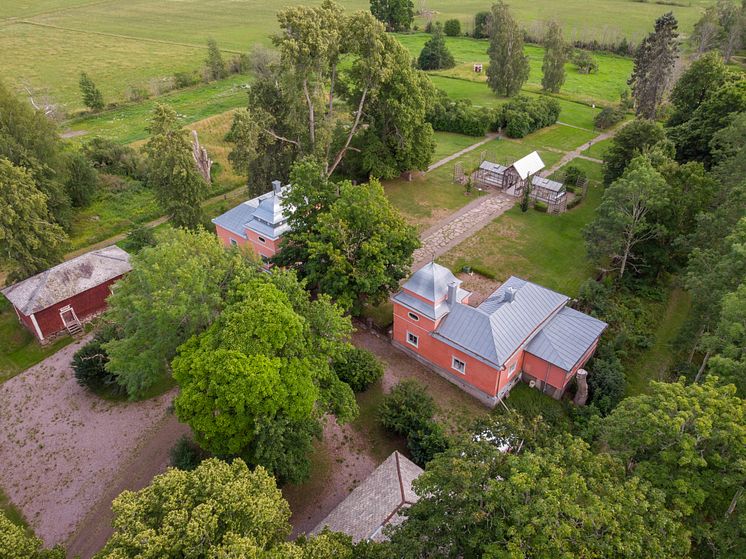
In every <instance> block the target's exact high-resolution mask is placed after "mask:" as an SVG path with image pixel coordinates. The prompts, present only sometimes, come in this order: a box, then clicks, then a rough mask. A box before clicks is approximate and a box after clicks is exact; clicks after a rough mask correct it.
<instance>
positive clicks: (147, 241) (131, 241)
mask: <svg viewBox="0 0 746 559" xmlns="http://www.w3.org/2000/svg"><path fill="white" fill-rule="evenodd" d="M155 244H156V240H155V233H153V229H152V228H151V227H148V226H147V225H143V224H139V225H136V226H135V227H133V228H132V229H130V232H129V233H127V239H125V241H124V249H125V250H127V251H129V252H140V251H141V250H142V249H144V248H145V247H152V246H155Z"/></svg>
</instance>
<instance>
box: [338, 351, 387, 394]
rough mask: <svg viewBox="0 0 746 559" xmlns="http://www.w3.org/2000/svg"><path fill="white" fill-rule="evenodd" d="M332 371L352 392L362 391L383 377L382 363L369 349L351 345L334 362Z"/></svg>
mask: <svg viewBox="0 0 746 559" xmlns="http://www.w3.org/2000/svg"><path fill="white" fill-rule="evenodd" d="M334 372H336V373H337V376H338V377H339V379H340V380H341V381H343V382H346V383H347V384H349V385H350V388H352V390H353V391H354V392H362V391H363V390H365V389H366V388H368V387H369V386H370V385H371V384H373V383H374V382H376V381H378V380H380V379H381V377H383V365H382V364H381V362H380V361H379V360H378V359H377V358H376V356H375V355H373V354H372V353H371V352H370V351H367V350H365V349H360V348H357V347H351V348H350V349H349V350H348V351H346V352H345V354H344V356H343V358H342V359H340V360H339V361H336V362H335V363H334Z"/></svg>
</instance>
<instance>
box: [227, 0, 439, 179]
mask: <svg viewBox="0 0 746 559" xmlns="http://www.w3.org/2000/svg"><path fill="white" fill-rule="evenodd" d="M278 20H279V23H280V28H281V33H280V34H279V35H277V36H276V37H275V38H274V43H275V45H276V46H277V48H278V49H279V51H280V56H281V64H279V65H277V66H275V67H274V68H273V69H271V71H270V72H269V73H268V74H267V75H266V76H262V77H260V78H259V79H258V80H257V82H256V83H255V84H253V85H252V91H251V93H250V95H249V106H248V110H247V111H245V112H240V113H238V114H237V116H236V120H235V121H234V126H233V128H232V130H231V132H230V134H229V136H228V139H229V140H231V141H233V142H234V143H235V144H236V148H235V149H234V151H233V153H232V154H231V162H232V163H233V164H234V165H237V169H240V170H245V171H248V172H249V175H250V177H251V178H250V179H249V180H250V182H251V183H254V182H256V181H259V182H260V183H264V184H266V181H268V180H269V179H272V178H280V179H282V180H285V179H287V177H288V175H289V170H290V165H291V163H292V161H293V160H294V159H296V158H298V157H303V156H313V157H316V158H317V159H319V160H321V161H323V162H324V166H325V173H326V175H327V176H331V175H332V174H333V173H334V172H335V171H336V170H337V169H338V168H339V166H340V165H341V164H343V162H344V161H345V159H346V158H347V156H348V155H349V154H350V153H351V152H355V153H356V154H357V156H358V158H359V160H358V161H360V162H362V166H363V167H364V168H363V169H362V171H363V172H364V173H366V172H370V169H373V168H376V167H377V166H378V167H380V166H382V164H381V163H379V160H381V161H383V165H385V166H386V169H387V172H388V173H389V174H391V173H392V172H393V173H395V174H399V173H401V172H403V171H407V170H411V169H412V167H410V165H416V166H417V167H416V168H418V169H425V168H427V163H429V159H430V156H431V155H432V145H433V133H432V130H431V129H430V128H429V126H427V123H426V122H425V115H426V112H427V109H428V108H429V105H430V104H431V103H432V100H433V99H434V88H432V86H430V84H429V82H427V78H426V76H424V74H423V73H422V72H420V71H418V70H415V69H414V68H412V63H411V59H410V58H409V54H408V52H407V51H406V49H405V48H404V47H403V46H402V45H401V44H399V42H398V41H397V40H396V38H395V37H392V36H390V35H387V34H386V33H385V31H384V28H383V25H382V24H381V23H380V22H378V21H377V20H376V19H375V18H374V17H373V16H372V15H371V14H370V13H368V12H356V13H353V14H351V15H345V14H344V13H343V11H342V9H341V8H340V7H339V6H338V5H337V4H335V3H334V2H332V1H330V0H325V1H324V2H323V3H322V4H321V6H317V7H307V6H294V7H289V8H285V9H283V10H281V11H280V12H279V13H278ZM402 90H403V91H405V92H406V93H407V94H406V95H404V94H402ZM340 98H341V100H343V101H345V102H346V103H344V104H341V103H339V100H340ZM364 133H365V134H366V141H360V140H359V138H360V136H361V135H363V134H364ZM372 136H374V137H372ZM392 136H393V137H394V138H393V139H392ZM370 139H373V140H375V141H373V142H370V141H368V140H370ZM396 140H398V141H396ZM420 144H423V145H424V146H425V148H426V149H425V150H424V151H425V152H426V153H425V155H426V157H422V152H423V149H422V148H421V147H420ZM413 153H414V154H417V155H418V157H412V154H413ZM425 159H426V160H427V161H424V160H425ZM392 163H393V166H394V167H395V170H394V171H391V170H389V169H390V167H391V165H392ZM273 175H274V176H273ZM365 176H367V175H365ZM252 188H255V189H258V188H259V187H257V186H253V185H252Z"/></svg>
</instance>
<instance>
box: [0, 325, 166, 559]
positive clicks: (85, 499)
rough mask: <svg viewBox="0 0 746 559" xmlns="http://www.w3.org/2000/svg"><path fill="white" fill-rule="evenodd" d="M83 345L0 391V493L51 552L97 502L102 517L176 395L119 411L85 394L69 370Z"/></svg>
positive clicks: (69, 348) (105, 520)
mask: <svg viewBox="0 0 746 559" xmlns="http://www.w3.org/2000/svg"><path fill="white" fill-rule="evenodd" d="M87 339H88V338H84V339H83V340H81V341H79V342H76V343H74V344H71V345H69V346H67V347H66V348H64V349H62V350H61V351H59V352H57V353H56V354H55V355H53V356H51V357H49V358H48V359H46V360H45V361H43V362H41V363H39V364H38V365H35V366H34V367H31V368H30V369H28V370H27V371H26V372H24V373H22V374H20V375H18V376H16V377H14V378H12V379H11V380H9V381H7V382H5V383H4V384H2V385H0V464H2V468H0V486H2V487H3V489H4V490H5V492H6V493H7V495H8V497H9V498H10V499H11V501H13V503H14V504H15V505H16V506H17V507H18V508H19V509H20V510H21V511H22V512H23V514H24V516H25V517H26V519H27V521H28V522H29V524H30V525H31V526H32V527H33V529H34V531H35V532H36V534H37V535H38V536H39V537H40V538H42V539H43V540H44V542H45V544H47V545H50V546H51V545H54V544H57V543H64V542H66V540H68V538H70V536H71V535H72V534H73V533H74V532H75V530H76V528H77V527H78V526H79V524H81V522H82V521H84V520H85V519H86V517H87V515H88V513H89V511H91V510H93V509H95V508H96V507H97V506H100V505H101V501H102V497H103V496H106V497H105V498H104V499H103V501H104V505H103V506H102V509H103V510H104V511H105V510H107V509H108V506H109V505H110V503H111V498H113V497H114V496H116V494H118V489H119V488H120V487H122V486H123V487H124V488H126V486H127V485H129V483H128V482H127V481H126V480H127V479H128V478H129V477H131V473H132V471H131V470H130V469H125V470H126V471H124V473H122V470H123V466H125V465H129V466H131V465H132V464H133V463H135V466H136V465H137V464H136V462H137V458H138V453H139V451H140V449H141V447H142V443H143V441H149V440H150V439H151V438H152V436H153V435H154V434H155V433H156V432H158V430H159V428H160V427H162V425H163V422H164V420H165V419H166V418H168V417H170V414H168V406H169V404H170V402H171V400H172V398H173V396H174V395H175V392H173V391H172V392H170V393H168V394H164V395H162V396H159V397H157V398H153V399H152V400H148V401H145V402H135V403H130V402H126V403H122V402H108V401H105V400H102V399H100V398H98V397H96V396H95V395H92V394H91V393H89V392H87V391H86V390H84V389H83V388H81V387H80V386H78V384H77V383H76V382H75V378H74V376H73V372H72V369H71V367H70V360H71V359H72V355H73V354H74V353H75V351H77V349H78V348H80V346H81V345H83V344H84V343H85V342H86V341H87ZM174 434H175V433H174ZM179 436H180V435H179ZM169 448H170V446H165V448H163V449H161V451H160V456H151V459H152V461H153V463H151V464H150V465H149V466H148V467H150V468H152V467H156V466H157V468H156V469H158V468H161V466H162V461H163V457H164V455H165V456H167V455H168V451H169ZM155 462H158V464H155ZM156 473H157V472H156ZM151 477H152V476H151ZM122 480H124V481H122ZM149 481H150V478H148V479H147V480H146V481H145V483H147V482H149ZM143 485H144V484H143ZM112 489H114V490H117V493H115V494H114V495H111V493H112ZM104 514H105V512H104ZM110 518H111V517H110V516H108V517H102V516H101V514H98V515H97V518H93V519H89V521H90V522H91V526H93V525H96V524H99V525H103V526H104V527H106V526H108V525H109V524H110ZM106 537H108V534H106V535H105V536H104V537H103V541H105V539H106ZM93 551H95V550H93ZM86 555H87V554H86Z"/></svg>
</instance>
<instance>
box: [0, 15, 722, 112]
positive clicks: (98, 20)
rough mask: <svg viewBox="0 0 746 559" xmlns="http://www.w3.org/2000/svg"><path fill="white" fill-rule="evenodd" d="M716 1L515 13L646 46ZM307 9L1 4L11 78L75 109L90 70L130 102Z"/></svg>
mask: <svg viewBox="0 0 746 559" xmlns="http://www.w3.org/2000/svg"><path fill="white" fill-rule="evenodd" d="M303 1H304V2H305V3H309V4H315V3H318V0H303ZM713 1H714V0H692V1H691V2H690V4H689V5H687V6H674V7H671V6H662V5H657V4H654V3H646V2H633V1H632V0H591V1H588V0H566V1H564V2H556V1H553V0H514V1H513V2H511V11H512V12H513V14H514V17H515V18H516V20H517V21H518V22H519V23H520V24H521V25H522V26H523V27H526V28H528V29H535V27H536V24H537V23H538V22H542V21H545V20H546V19H547V18H549V17H552V18H554V19H556V20H558V21H559V22H561V23H562V24H563V25H564V26H565V36H566V38H567V39H575V38H580V37H584V38H596V39H599V40H607V41H608V40H615V39H618V38H619V37H621V36H627V37H628V38H629V39H630V40H632V41H634V42H637V41H639V40H640V38H641V37H643V36H644V35H645V34H646V33H648V32H649V31H650V30H652V27H653V22H654V20H655V18H656V17H657V16H659V15H661V14H662V13H664V12H667V11H669V10H672V11H673V12H674V13H675V14H676V16H677V17H678V18H679V23H680V25H679V27H680V30H681V31H682V32H683V34H684V35H686V34H687V33H688V32H689V31H690V30H691V29H692V26H693V24H694V22H695V21H696V19H697V18H698V17H699V14H700V12H701V9H702V7H703V6H706V5H708V4H711V3H713ZM298 3H300V2H299V1H298V0H277V1H275V2H266V1H263V0H212V1H211V2H201V1H198V0H180V1H178V2H177V1H168V2H153V1H152V0H130V1H129V2H119V1H117V0H102V1H94V0H4V1H3V2H2V3H0V52H2V53H3V76H4V78H5V79H8V80H9V81H10V82H11V84H12V85H14V86H16V87H18V86H20V85H21V84H22V83H24V82H25V83H28V84H30V85H31V86H33V87H35V88H38V89H44V90H47V91H48V92H49V93H50V95H51V96H52V97H53V98H54V99H56V100H57V101H58V102H61V103H64V104H66V105H67V106H68V108H69V109H72V110H75V109H79V108H80V107H81V104H80V99H79V92H78V85H77V82H78V75H79V73H80V71H81V70H85V71H86V72H88V73H89V74H90V75H91V77H92V78H93V79H94V81H95V82H96V83H97V84H98V85H99V87H100V88H101V90H102V91H103V93H104V97H105V98H107V99H109V100H121V99H122V95H123V92H124V90H125V88H126V86H127V85H130V84H141V83H145V82H147V81H148V80H150V79H152V78H160V77H164V76H168V75H171V74H173V73H174V72H175V71H179V70H189V69H196V68H198V67H199V66H200V65H201V64H202V61H203V59H204V58H205V54H206V47H205V43H206V41H207V39H208V38H209V37H213V38H215V39H216V40H217V41H218V43H219V45H220V46H221V48H222V49H224V51H225V53H226V55H230V54H231V53H236V52H245V51H247V50H249V49H250V48H251V47H252V45H254V44H255V43H257V42H260V43H264V44H268V43H269V36H270V35H272V34H273V33H274V32H275V31H276V29H277V23H276V12H277V10H278V9H280V8H282V7H283V6H287V5H291V4H298ZM340 4H342V5H343V6H344V7H345V8H346V9H347V10H354V9H368V6H369V2H368V1H367V0H341V1H340ZM426 7H427V9H429V10H433V11H435V13H436V18H437V19H439V20H445V19H448V18H452V17H456V18H459V19H461V20H462V22H463V24H464V28H465V29H466V30H469V29H470V28H471V22H472V21H473V17H474V14H475V13H476V12H478V11H480V10H486V9H488V8H489V2H485V1H484V0H463V1H462V2H459V3H457V4H454V3H452V2H449V1H447V0H428V1H427V4H426ZM416 23H417V24H418V25H420V26H422V25H424V20H423V19H422V18H418V19H417V21H416ZM532 58H535V57H534V56H532ZM603 71H604V70H603V68H602V72H603ZM599 81H602V80H599ZM571 87H574V86H572V85H571V84H570V83H568V88H571ZM596 94H598V95H601V93H600V92H599V93H595V92H594V93H593V95H596Z"/></svg>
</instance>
